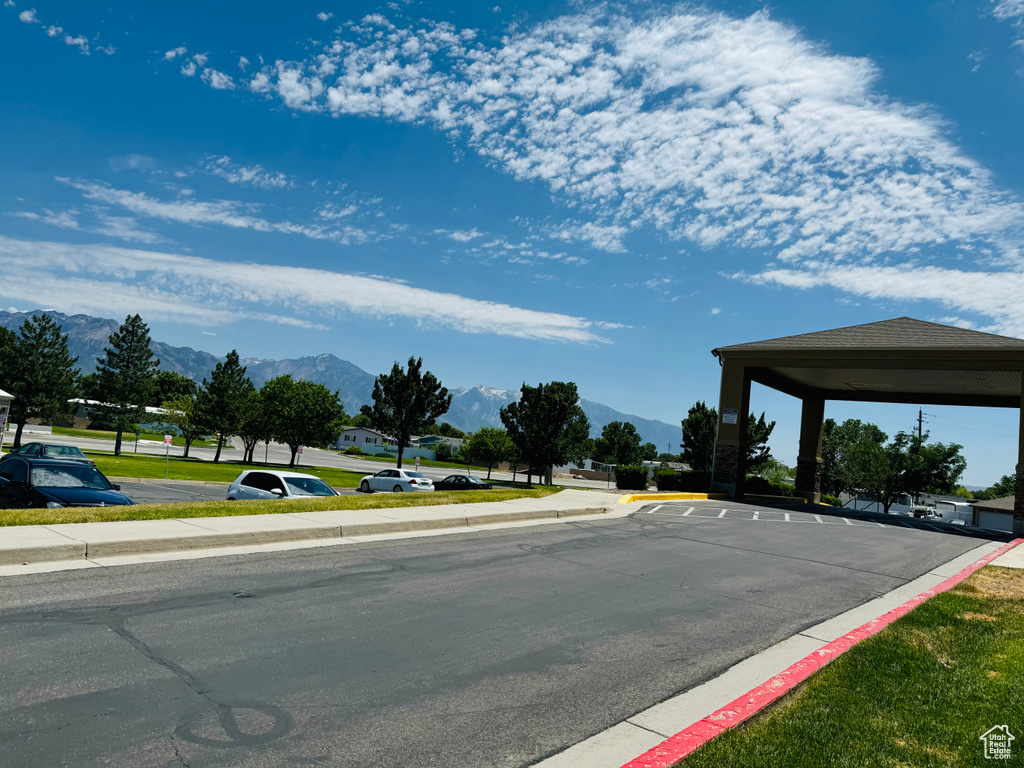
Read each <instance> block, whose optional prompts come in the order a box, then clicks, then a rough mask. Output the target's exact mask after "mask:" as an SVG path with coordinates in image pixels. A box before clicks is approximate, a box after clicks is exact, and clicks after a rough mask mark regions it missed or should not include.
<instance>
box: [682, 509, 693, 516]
mask: <svg viewBox="0 0 1024 768" xmlns="http://www.w3.org/2000/svg"><path fill="white" fill-rule="evenodd" d="M695 509H696V507H690V508H689V509H688V510H686V511H685V512H683V517H689V516H690V513H692V512H693V510H695Z"/></svg>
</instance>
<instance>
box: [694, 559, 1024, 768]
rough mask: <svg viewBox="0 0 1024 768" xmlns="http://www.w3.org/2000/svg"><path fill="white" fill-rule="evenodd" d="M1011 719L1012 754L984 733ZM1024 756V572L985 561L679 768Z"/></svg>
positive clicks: (979, 761) (905, 767)
mask: <svg viewBox="0 0 1024 768" xmlns="http://www.w3.org/2000/svg"><path fill="white" fill-rule="evenodd" d="M997 725H1000V726H1001V725H1007V726H1009V729H1010V732H1011V733H1012V734H1013V735H1014V736H1015V737H1016V743H1013V744H1012V751H1013V757H1012V759H1010V760H986V759H985V755H984V745H983V743H982V741H981V740H980V737H981V736H982V734H984V733H986V732H987V731H989V729H991V728H993V727H994V726H997ZM993 763H999V764H1002V765H1024V570H1020V569H1013V568H997V567H993V566H989V567H986V568H982V569H981V570H979V571H977V572H976V573H975V574H974V575H973V576H971V577H970V578H969V579H967V580H966V581H964V582H962V583H961V584H959V585H958V586H957V587H955V588H954V589H952V590H950V591H949V592H945V593H943V594H941V595H938V596H937V597H934V598H932V599H931V600H929V601H928V602H926V603H924V604H923V605H921V606H919V607H917V608H916V609H914V610H913V611H911V612H910V613H908V614H907V615H906V616H904V617H903V618H901V619H899V620H898V621H896V622H894V623H893V624H891V625H890V626H889V627H887V628H886V629H884V630H883V631H882V632H880V633H879V634H877V635H875V636H874V637H872V638H870V639H868V640H866V641H864V642H863V643H861V644H859V645H857V646H855V647H854V648H852V649H851V650H850V651H848V652H847V653H845V654H844V655H842V656H841V657H840V658H838V659H837V660H836V661H834V662H833V663H832V664H830V665H829V666H827V667H825V668H824V669H823V670H821V671H819V672H818V673H816V674H815V675H814V676H812V677H811V678H810V679H809V680H808V681H807V682H805V683H804V684H803V685H801V686H799V687H798V688H797V689H795V690H794V691H793V692H791V693H790V694H788V695H787V696H785V697H783V698H782V699H781V700H780V701H779V702H777V703H776V705H774V706H773V707H771V708H769V709H768V710H766V711H765V712H764V713H762V714H761V715H760V716H758V717H757V718H755V719H753V720H751V721H750V722H748V723H745V724H744V725H741V726H739V727H738V728H736V729H735V730H732V731H727V732H726V733H724V734H722V735H721V736H719V737H718V738H716V739H714V740H713V741H711V742H709V743H708V744H707V745H706V746H704V747H703V748H701V749H700V750H698V751H697V752H695V753H694V754H692V755H691V756H690V757H688V758H687V759H686V760H684V761H683V762H682V763H680V765H681V766H683V768H725V767H726V766H728V768H734V766H744V767H745V768H774V767H776V766H777V767H778V768H790V767H791V766H800V767H801V768H816V767H820V768H846V767H847V766H848V767H849V768H862V767H863V766H893V767H894V768H896V767H899V768H909V767H911V766H922V768H923V767H924V766H952V767H958V766H981V765H992V764H993Z"/></svg>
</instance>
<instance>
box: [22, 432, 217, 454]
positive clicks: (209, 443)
mask: <svg viewBox="0 0 1024 768" xmlns="http://www.w3.org/2000/svg"><path fill="white" fill-rule="evenodd" d="M53 434H55V435H63V436H64V437H94V438H97V439H98V440H116V439H117V432H109V431H107V430H103V429H78V428H76V427H54V428H53ZM139 439H140V440H155V441H157V442H159V443H162V442H163V441H164V436H163V433H161V434H157V433H156V432H140V433H139ZM22 441H24V442H27V441H26V440H25V437H24V436H22ZM121 441H122V442H123V443H124V444H128V443H134V442H135V433H134V432H125V433H124V434H123V435H121ZM171 445H180V446H184V445H185V439H184V438H182V437H178V436H177V435H175V436H174V437H173V439H172V440H171ZM192 447H193V448H216V447H217V441H216V440H193V441H192ZM224 450H225V451H227V450H232V451H233V450H234V446H233V445H229V444H228V443H224Z"/></svg>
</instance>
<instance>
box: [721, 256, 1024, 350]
mask: <svg viewBox="0 0 1024 768" xmlns="http://www.w3.org/2000/svg"><path fill="white" fill-rule="evenodd" d="M735 277H737V278H740V279H743V280H747V281H749V282H755V283H762V284H763V283H774V284H777V285H783V286H787V287H790V288H799V289H809V288H821V287H830V288H835V289H838V290H842V291H846V292H849V293H852V294H855V295H857V296H864V297H867V298H872V299H892V300H898V301H901V302H903V301H935V302H938V303H940V304H942V305H943V306H945V307H948V308H951V309H955V310H958V311H961V312H970V313H973V314H976V315H979V316H982V317H985V316H988V317H991V318H992V323H991V325H990V326H989V327H987V328H985V329H983V330H989V331H992V332H995V333H1001V334H1006V335H1010V336H1017V337H1024V302H1021V300H1020V297H1021V296H1022V295H1024V274H1021V273H1020V272H1018V271H1012V272H1007V271H1002V272H999V271H994V272H981V271H978V272H971V271H967V270H962V269H946V268H942V267H937V266H920V267H907V266H899V267H894V266H866V267H865V266H854V265H848V266H842V265H840V266H835V265H831V266H829V267H827V268H824V269H819V270H793V269H769V270H765V271H764V272H761V273H760V274H757V275H742V274H741V275H735Z"/></svg>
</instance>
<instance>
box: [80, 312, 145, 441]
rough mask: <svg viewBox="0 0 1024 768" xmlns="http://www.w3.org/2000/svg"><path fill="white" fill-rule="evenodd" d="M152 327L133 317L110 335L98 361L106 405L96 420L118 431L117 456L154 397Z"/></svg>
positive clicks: (100, 384)
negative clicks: (129, 432)
mask: <svg viewBox="0 0 1024 768" xmlns="http://www.w3.org/2000/svg"><path fill="white" fill-rule="evenodd" d="M149 344H150V339H149V326H148V325H146V324H145V323H144V322H142V318H141V317H140V316H139V315H129V316H128V317H126V318H125V320H124V322H123V323H121V326H120V327H119V328H118V329H117V330H116V331H114V332H113V333H112V334H110V338H109V339H108V340H107V346H106V347H105V348H104V349H103V357H101V358H99V359H98V360H97V361H96V374H97V378H98V381H99V393H98V394H99V395H100V396H101V399H102V404H100V405H98V406H96V407H95V408H94V409H93V412H94V418H100V419H102V420H103V422H104V423H106V424H107V425H109V426H110V427H112V428H113V429H114V430H116V431H117V439H116V441H115V442H114V455H115V456H120V455H121V438H122V435H123V433H124V431H125V430H126V429H127V430H132V431H134V430H135V428H136V426H137V425H138V423H139V422H140V421H141V420H142V419H143V417H144V416H145V414H146V408H145V406H146V404H147V403H149V402H150V400H151V399H152V397H153V383H154V377H155V376H156V371H157V368H158V367H159V365H160V361H159V360H154V359H153V351H152V350H151V349H150V348H149Z"/></svg>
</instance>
